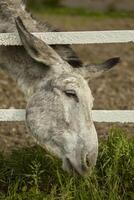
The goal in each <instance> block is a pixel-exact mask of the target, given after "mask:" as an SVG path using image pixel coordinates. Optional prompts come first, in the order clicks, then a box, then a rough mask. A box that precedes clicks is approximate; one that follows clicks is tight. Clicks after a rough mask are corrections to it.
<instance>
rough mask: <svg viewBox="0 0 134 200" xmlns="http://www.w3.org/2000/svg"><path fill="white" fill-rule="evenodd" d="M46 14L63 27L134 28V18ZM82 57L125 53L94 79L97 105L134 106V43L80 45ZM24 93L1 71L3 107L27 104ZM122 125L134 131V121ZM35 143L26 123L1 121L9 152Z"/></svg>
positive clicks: (2, 141)
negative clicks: (110, 68)
mask: <svg viewBox="0 0 134 200" xmlns="http://www.w3.org/2000/svg"><path fill="white" fill-rule="evenodd" d="M42 18H43V19H44V20H46V21H48V22H49V23H51V24H53V25H54V26H55V27H60V28H61V29H62V30H67V31H71V30H83V31H86V30H116V29H129V30H131V29H132V30H133V29H134V19H133V18H127V17H126V18H110V17H102V18H98V17H93V16H92V17H84V16H81V17H80V16H66V15H64V16H57V15H53V14H51V15H48V14H44V15H43V16H42ZM73 48H74V49H76V51H77V53H78V54H79V56H80V57H81V58H82V60H84V61H86V62H90V63H99V62H102V61H104V60H105V59H108V58H110V57H117V56H119V57H121V63H120V64H119V65H118V66H117V67H115V68H114V69H113V70H112V71H110V72H108V73H106V74H104V75H102V76H101V77H99V78H97V79H95V80H92V81H91V82H90V83H89V85H90V87H91V89H92V93H93V96H94V98H95V101H94V109H108V110H111V109H123V110H126V109H130V110H132V109H134V76H133V74H134V56H133V52H134V44H132V43H129V44H107V45H102V44H101V45H76V46H74V47H73ZM25 106H26V102H25V100H24V96H23V94H22V93H21V92H20V90H19V88H18V87H17V86H16V84H15V83H14V82H13V81H12V80H11V78H10V77H9V76H8V75H7V74H5V73H4V72H2V71H0V108H25ZM111 126H113V124H96V128H97V131H98V135H99V136H100V137H101V136H106V135H107V133H108V129H109V128H110V127H111ZM114 126H121V127H122V128H123V129H125V130H126V131H127V132H128V133H129V135H134V131H133V128H134V125H133V124H123V125H121V124H114ZM30 144H34V142H33V139H32V138H31V136H30V135H29V134H28V133H27V131H26V128H25V124H24V123H1V122H0V146H1V150H2V151H4V152H7V151H9V150H11V149H14V148H18V147H20V146H29V145H30Z"/></svg>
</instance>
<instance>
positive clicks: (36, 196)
mask: <svg viewBox="0 0 134 200" xmlns="http://www.w3.org/2000/svg"><path fill="white" fill-rule="evenodd" d="M133 186H134V138H131V139H129V138H127V137H126V136H125V135H124V133H123V132H122V131H121V130H118V129H115V128H114V129H112V130H111V131H110V135H109V137H108V140H107V141H101V144H100V147H99V157H98V162H97V166H96V168H95V169H94V171H93V172H92V174H91V175H88V176H87V177H85V178H81V177H77V176H75V175H72V176H70V175H68V174H67V173H65V172H63V171H62V170H61V162H60V161H59V160H57V159H56V158H54V157H52V156H51V155H49V154H48V153H46V152H45V151H44V150H43V149H42V148H40V147H39V146H37V147H31V148H25V149H20V150H18V151H14V152H12V154H11V155H10V156H8V157H7V158H5V157H4V156H3V155H2V154H1V155H0V200H89V199H90V200H105V199H106V200H128V199H129V200H133V199H134V187H133Z"/></svg>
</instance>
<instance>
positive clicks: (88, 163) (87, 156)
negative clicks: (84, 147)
mask: <svg viewBox="0 0 134 200" xmlns="http://www.w3.org/2000/svg"><path fill="white" fill-rule="evenodd" d="M85 162H86V163H85V164H86V166H87V167H90V165H91V163H90V159H89V154H86V159H85Z"/></svg>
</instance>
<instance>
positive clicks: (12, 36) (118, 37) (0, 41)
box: [0, 30, 134, 46]
mask: <svg viewBox="0 0 134 200" xmlns="http://www.w3.org/2000/svg"><path fill="white" fill-rule="evenodd" d="M33 34H34V35H35V36H37V37H38V38H40V39H42V40H43V41H45V42H46V43H47V44H103V43H129V42H134V30H118V31H81V32H46V33H33ZM0 45H4V46H8V45H11V46H14V45H16V46H17V45H21V41H20V38H19V35H18V33H17V32H16V33H0Z"/></svg>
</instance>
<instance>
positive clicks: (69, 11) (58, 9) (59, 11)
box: [29, 2, 134, 18]
mask: <svg viewBox="0 0 134 200" xmlns="http://www.w3.org/2000/svg"><path fill="white" fill-rule="evenodd" d="M29 7H30V8H31V9H32V10H33V11H34V12H35V13H40V14H42V15H43V14H44V13H45V14H52V15H69V16H85V17H95V18H96V17H97V18H107V17H110V18H126V17H129V18H133V17H134V11H116V10H107V11H92V10H90V9H85V8H68V7H62V6H43V5H42V4H38V3H35V4H33V2H32V3H29Z"/></svg>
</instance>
